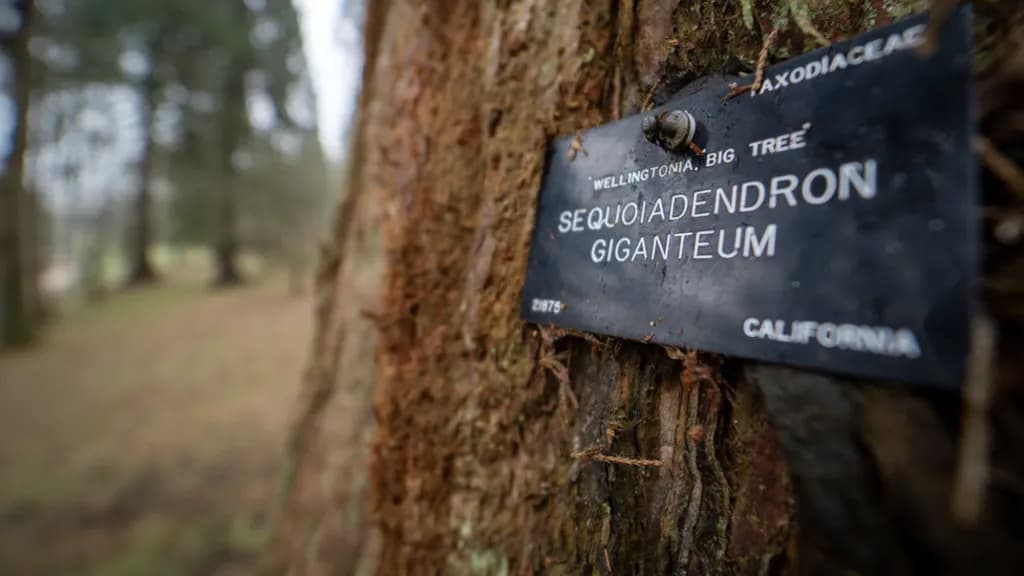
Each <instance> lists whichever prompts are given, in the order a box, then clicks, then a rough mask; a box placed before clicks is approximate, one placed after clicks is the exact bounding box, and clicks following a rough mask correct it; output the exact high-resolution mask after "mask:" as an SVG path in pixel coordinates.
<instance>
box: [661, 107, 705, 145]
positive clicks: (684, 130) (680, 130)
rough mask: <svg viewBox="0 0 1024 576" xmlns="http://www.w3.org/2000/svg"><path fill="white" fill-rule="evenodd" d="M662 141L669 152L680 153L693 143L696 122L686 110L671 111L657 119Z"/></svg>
mask: <svg viewBox="0 0 1024 576" xmlns="http://www.w3.org/2000/svg"><path fill="white" fill-rule="evenodd" d="M658 126H659V131H660V132H661V138H662V141H663V142H664V144H665V147H666V148H668V149H669V150H674V151H681V150H683V149H685V148H686V147H687V146H689V145H690V142H693V135H694V134H695V133H696V132H697V120H696V119H695V118H694V117H693V114H690V113H689V112H687V111H686V110H671V111H669V112H668V113H666V114H663V115H662V116H660V117H659V118H658Z"/></svg>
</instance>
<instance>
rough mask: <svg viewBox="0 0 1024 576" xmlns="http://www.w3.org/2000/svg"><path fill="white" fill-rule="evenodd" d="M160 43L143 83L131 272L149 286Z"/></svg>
mask: <svg viewBox="0 0 1024 576" xmlns="http://www.w3.org/2000/svg"><path fill="white" fill-rule="evenodd" d="M159 44H160V42H156V43H155V44H154V46H153V47H152V48H151V50H150V51H149V53H150V62H149V67H150V68H149V70H148V71H147V73H146V77H145V78H144V79H143V81H142V122H141V126H142V130H143V142H142V157H141V158H140V160H139V190H138V192H137V193H136V194H135V206H134V209H135V213H134V225H133V227H132V236H131V240H130V242H131V243H130V245H129V246H130V249H129V251H128V253H129V254H130V255H131V273H130V275H129V277H128V283H129V284H147V283H150V282H153V281H154V280H156V268H154V267H153V263H152V261H151V260H150V254H149V249H150V247H151V246H152V245H153V236H154V234H153V215H152V212H153V191H152V177H153V156H154V153H155V148H156V145H155V143H154V142H153V130H154V123H155V122H156V107H157V104H158V97H159V92H160V83H159V81H158V80H157V77H156V74H157V72H156V68H157V66H159V65H160V62H159V61H158V60H159V47H158V46H159Z"/></svg>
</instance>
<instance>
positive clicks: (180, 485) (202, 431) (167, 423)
mask: <svg viewBox="0 0 1024 576" xmlns="http://www.w3.org/2000/svg"><path fill="white" fill-rule="evenodd" d="M311 330H312V304H311V300H310V298H308V297H295V296H292V295H289V294H288V291H287V288H286V286H285V283H284V282H277V281H269V280H268V281H265V282H261V283H259V284H255V285H252V286H248V287H245V288H238V289H232V290H224V291H211V290H209V289H208V288H207V287H205V286H203V285H202V284H201V283H198V282H192V283H182V282H165V283H163V284H162V285H160V286H159V287H155V288H145V289H136V290H131V291H126V292H122V293H116V294H113V295H111V296H109V297H108V298H107V299H106V300H105V301H103V302H100V303H98V304H95V305H91V306H88V307H81V308H80V309H77V310H73V311H70V312H67V313H66V314H63V315H62V316H61V317H60V318H59V319H58V320H56V321H55V322H53V323H52V324H51V325H49V326H48V327H47V328H46V330H45V333H44V337H43V339H42V341H41V342H40V343H39V344H38V345H36V346H35V347H33V348H30V349H27V350H23V351H17V352H2V353H0V574H12V575H13V574H18V575H26V576H28V575H36V574H38V575H50V574H54V575H56V574H75V575H95V576H116V575H129V574H131V575H141V574H145V575H154V576H161V575H168V576H170V575H176V574H218V575H227V574H248V573H249V572H250V571H251V569H252V568H253V566H254V565H255V562H256V557H257V555H258V553H259V551H260V549H261V548H262V546H263V544H264V542H265V541H266V539H267V537H268V535H269V526H270V525H271V522H272V515H273V512H272V511H273V510H274V509H275V499H276V498H277V495H278V493H279V492H280V490H281V487H282V484H283V482H284V478H285V475H286V473H287V462H286V460H285V457H284V454H285V452H284V447H285V443H286V439H287V434H288V427H289V423H290V420H291V418H292V416H293V415H294V403H295V401H296V400H297V393H298V391H299V383H300V375H301V372H302V368H303V366H304V362H305V359H306V353H307V350H308V347H309V342H310V337H311Z"/></svg>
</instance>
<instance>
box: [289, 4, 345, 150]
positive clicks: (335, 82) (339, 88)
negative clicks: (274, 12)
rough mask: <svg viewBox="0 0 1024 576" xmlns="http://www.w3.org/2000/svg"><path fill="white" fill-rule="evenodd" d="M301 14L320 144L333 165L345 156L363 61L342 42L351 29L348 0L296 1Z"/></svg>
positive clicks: (300, 18)
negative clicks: (345, 18)
mask: <svg viewBox="0 0 1024 576" xmlns="http://www.w3.org/2000/svg"><path fill="white" fill-rule="evenodd" d="M292 1H293V2H294V3H295V8H296V9H297V10H298V11H299V22H300V24H301V25H302V42H303V47H304V48H305V52H306V61H307V62H308V64H309V71H310V76H311V77H312V82H313V90H314V91H315V93H316V100H317V119H318V121H319V128H320V142H321V143H322V144H323V148H324V153H325V154H326V155H327V157H328V158H329V159H330V160H332V161H338V160H340V159H341V157H342V156H343V155H344V143H343V142H342V139H343V138H344V135H345V132H346V130H347V128H348V124H349V120H350V117H351V115H352V111H353V108H354V106H355V97H356V93H357V92H358V90H359V78H360V69H361V63H362V58H361V55H360V54H358V53H356V52H355V51H353V50H352V49H350V48H347V47H346V46H344V45H343V44H342V43H341V42H339V36H340V34H341V33H343V32H346V31H345V30H339V29H338V28H339V26H344V27H347V26H350V24H348V23H342V21H341V19H340V18H339V13H340V8H341V4H342V2H343V1H344V0H292Z"/></svg>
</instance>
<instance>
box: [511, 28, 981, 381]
mask: <svg viewBox="0 0 1024 576" xmlns="http://www.w3.org/2000/svg"><path fill="white" fill-rule="evenodd" d="M924 29H925V17H923V16H922V17H917V18H912V19H909V20H906V21H903V22H900V23H897V24H894V25H891V26H887V27H884V28H880V29H877V30H875V31H873V32H870V33H867V34H864V35H862V36H858V37H856V38H853V39H851V40H849V41H846V42H842V43H838V44H835V45H833V46H830V47H828V48H826V49H822V50H818V51H815V52H811V53H809V54H805V55H803V56H800V57H798V58H794V59H792V60H789V61H787V62H784V63H782V64H779V65H777V66H773V67H770V68H768V69H767V70H766V72H765V74H764V83H763V84H762V86H761V87H760V89H759V90H757V91H756V92H748V93H745V94H741V95H739V96H737V97H735V98H732V99H729V100H724V101H723V96H724V95H725V94H726V93H727V92H729V85H728V82H729V81H730V79H724V78H711V79H706V80H705V81H702V82H698V83H696V84H695V85H693V86H691V88H690V89H688V90H686V91H684V93H681V94H679V95H677V96H676V97H675V98H674V99H673V100H672V101H670V102H668V103H667V104H665V105H664V106H661V107H659V108H657V109H655V110H653V111H651V112H650V113H648V114H645V115H654V116H656V117H661V118H665V117H666V116H665V114H667V113H668V112H670V111H672V110H679V111H687V112H689V113H691V114H692V116H693V118H695V119H696V121H697V130H696V136H695V139H696V143H697V144H698V145H699V146H700V147H703V148H704V149H705V153H704V155H703V156H700V155H698V154H697V153H695V152H692V151H684V152H679V153H676V152H669V151H666V150H665V149H663V148H662V147H661V146H660V145H658V144H655V143H652V142H649V141H648V140H647V139H645V137H644V133H643V130H642V127H641V125H642V120H643V117H644V116H645V115H638V116H634V117H631V118H626V119H624V120H621V121H618V122H613V123H611V124H606V125H603V126H599V127H596V128H594V129H592V130H588V131H586V132H583V133H581V134H580V135H579V137H578V138H577V137H567V138H563V139H561V140H558V141H555V142H554V143H553V144H552V145H551V146H550V148H549V151H548V158H547V169H546V173H545V176H544V180H543V189H542V190H541V194H540V199H539V206H538V211H537V220H536V224H535V228H534V233H533V244H532V248H531V253H530V260H529V269H528V273H527V279H526V285H525V286H524V288H523V292H522V305H521V306H522V308H521V314H522V317H523V318H524V319H525V320H527V321H530V322H535V323H539V324H555V325H559V326H563V327H568V328H575V329H580V330H585V331H591V332H599V333H604V334H612V335H616V336H623V337H626V338H631V339H635V340H641V341H645V342H658V343H665V344H673V345H683V346H689V347H694V348H698V349H702V350H707V351H712V352H720V353H723V354H728V355H731V356H738V357H745V358H753V359H760V360H766V361H770V362H778V363H785V364H792V365H796V366H804V367H810V368H817V369H823V370H830V371H836V372H841V373H846V374H851V375H860V376H867V377H874V378H882V379H891V380H900V381H908V382H917V383H924V384H932V385H939V386H945V387H955V386H959V383H960V382H961V380H962V377H963V372H964V362H965V356H966V350H967V346H968V325H969V316H970V313H971V301H972V291H973V282H974V269H975V266H976V260H975V259H976V256H975V252H976V238H975V226H974V224H973V222H974V219H975V216H974V213H975V207H976V201H975V196H976V168H975V160H974V158H973V155H972V153H971V150H970V146H969V138H970V135H971V133H972V130H973V122H972V117H971V109H972V103H971V98H970V87H969V78H970V12H969V9H968V8H963V9H961V10H959V11H958V12H957V13H956V14H955V16H954V17H953V18H952V20H951V21H950V22H949V23H948V24H947V25H946V27H945V29H944V31H943V34H942V38H941V42H940V43H939V46H938V51H937V52H936V53H934V54H933V55H932V56H930V57H923V56H920V55H919V54H918V50H917V47H918V46H919V45H920V44H921V43H922V42H923V33H924ZM732 80H733V81H736V79H732ZM751 81H752V79H751V78H745V79H740V80H739V82H740V83H741V84H743V83H748V82H751ZM677 117H678V115H677Z"/></svg>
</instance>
